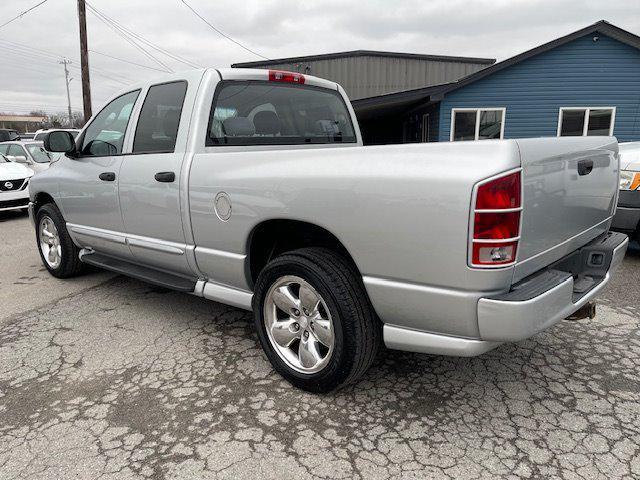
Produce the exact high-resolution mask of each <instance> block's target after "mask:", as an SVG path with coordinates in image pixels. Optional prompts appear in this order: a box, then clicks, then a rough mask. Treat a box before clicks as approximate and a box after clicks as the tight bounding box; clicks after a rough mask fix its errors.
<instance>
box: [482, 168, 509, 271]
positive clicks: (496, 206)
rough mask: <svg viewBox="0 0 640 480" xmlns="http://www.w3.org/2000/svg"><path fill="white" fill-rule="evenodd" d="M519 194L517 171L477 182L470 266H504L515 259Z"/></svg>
mask: <svg viewBox="0 0 640 480" xmlns="http://www.w3.org/2000/svg"><path fill="white" fill-rule="evenodd" d="M521 197H522V186H521V172H520V171H518V172H515V173H510V174H508V175H505V176H504V177H499V178H495V179H492V180H489V181H487V182H484V183H482V184H481V185H479V186H478V188H477V190H476V201H475V205H474V214H473V217H472V218H473V228H472V229H471V232H472V239H471V242H472V250H471V265H472V266H475V267H484V266H504V265H508V264H511V263H514V262H515V260H516V253H517V251H518V241H519V240H520V217H521V214H522V198H521Z"/></svg>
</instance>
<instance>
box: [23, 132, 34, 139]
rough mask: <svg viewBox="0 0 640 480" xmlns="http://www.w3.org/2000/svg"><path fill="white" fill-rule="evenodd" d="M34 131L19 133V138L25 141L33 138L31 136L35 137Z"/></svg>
mask: <svg viewBox="0 0 640 480" xmlns="http://www.w3.org/2000/svg"><path fill="white" fill-rule="evenodd" d="M35 135H36V134H35V133H31V132H27V133H21V134H20V140H22V141H25V140H33V137H35Z"/></svg>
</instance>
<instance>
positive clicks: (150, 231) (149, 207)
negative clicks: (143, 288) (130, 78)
mask: <svg viewBox="0 0 640 480" xmlns="http://www.w3.org/2000/svg"><path fill="white" fill-rule="evenodd" d="M187 88H188V84H187V82H186V81H176V82H169V83H162V84H159V85H152V86H151V87H149V89H148V91H147V93H146V96H145V99H144V103H143V104H142V108H141V110H140V114H139V116H138V121H137V125H136V129H135V134H134V137H133V146H132V148H131V153H128V154H126V155H125V157H124V159H123V163H122V168H121V171H120V184H119V189H120V205H121V208H122V218H123V220H124V226H125V231H126V233H127V242H128V244H129V247H130V248H131V252H132V253H133V256H134V258H135V260H136V261H137V262H138V263H140V264H143V265H148V266H151V267H155V268H162V269H167V270H169V271H171V272H174V273H178V274H185V275H189V276H193V271H192V269H191V268H190V267H189V263H188V260H187V253H186V249H187V245H186V240H185V235H184V231H183V228H182V219H181V214H180V212H181V210H180V169H181V166H182V161H183V159H184V157H185V145H186V136H187V133H188V123H189V122H188V117H189V114H188V113H189V112H186V111H184V110H183V104H184V100H185V96H186V94H187Z"/></svg>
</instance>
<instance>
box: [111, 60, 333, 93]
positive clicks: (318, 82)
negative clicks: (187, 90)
mask: <svg viewBox="0 0 640 480" xmlns="http://www.w3.org/2000/svg"><path fill="white" fill-rule="evenodd" d="M270 71H274V70H268V69H262V68H213V67H209V68H198V69H194V70H183V71H180V72H175V73H167V74H164V75H159V76H157V77H153V78H151V79H150V80H146V81H144V82H137V83H133V84H131V85H128V86H127V87H125V88H124V89H122V90H120V92H118V94H117V95H114V96H113V97H111V98H115V97H117V96H119V95H122V94H123V93H126V92H130V91H131V90H134V89H136V88H143V87H145V86H147V85H156V84H158V83H166V82H174V81H178V80H186V81H197V80H198V79H200V78H202V76H203V75H204V74H205V73H207V72H217V73H218V75H220V77H221V78H222V79H223V80H239V81H243V80H244V81H247V80H264V81H268V80H269V72H270ZM278 71H281V70H278ZM291 73H292V74H294V75H296V76H299V77H303V78H304V84H305V85H312V86H315V87H322V88H329V89H331V90H337V89H338V84H337V83H335V82H332V81H330V80H326V79H324V78H319V77H314V76H313V75H306V74H302V73H298V72H291ZM300 83H302V82H300Z"/></svg>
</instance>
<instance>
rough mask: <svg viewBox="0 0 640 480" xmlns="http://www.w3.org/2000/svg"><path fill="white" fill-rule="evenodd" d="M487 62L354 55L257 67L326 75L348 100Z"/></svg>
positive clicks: (435, 81) (451, 77)
mask: <svg viewBox="0 0 640 480" xmlns="http://www.w3.org/2000/svg"><path fill="white" fill-rule="evenodd" d="M487 66H488V65H487V63H486V62H485V63H470V62H468V61H467V62H455V61H441V60H422V59H409V58H395V57H380V56H354V57H347V58H333V59H327V60H313V61H306V62H298V63H281V64H277V65H268V66H266V67H260V68H270V69H279V70H289V71H294V72H296V71H297V72H301V73H308V74H309V75H315V76H316V77H321V78H326V79H328V80H331V81H334V82H337V83H339V84H340V85H342V88H344V89H345V91H346V92H347V95H349V98H350V99H351V100H357V99H360V98H368V97H373V96H377V95H384V94H387V93H393V92H400V91H404V90H412V89H416V88H421V87H428V86H431V85H439V84H441V83H448V82H453V81H456V80H458V79H460V78H462V77H466V76H467V75H471V74H472V73H475V72H477V71H478V70H481V69H483V68H485V67H487Z"/></svg>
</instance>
